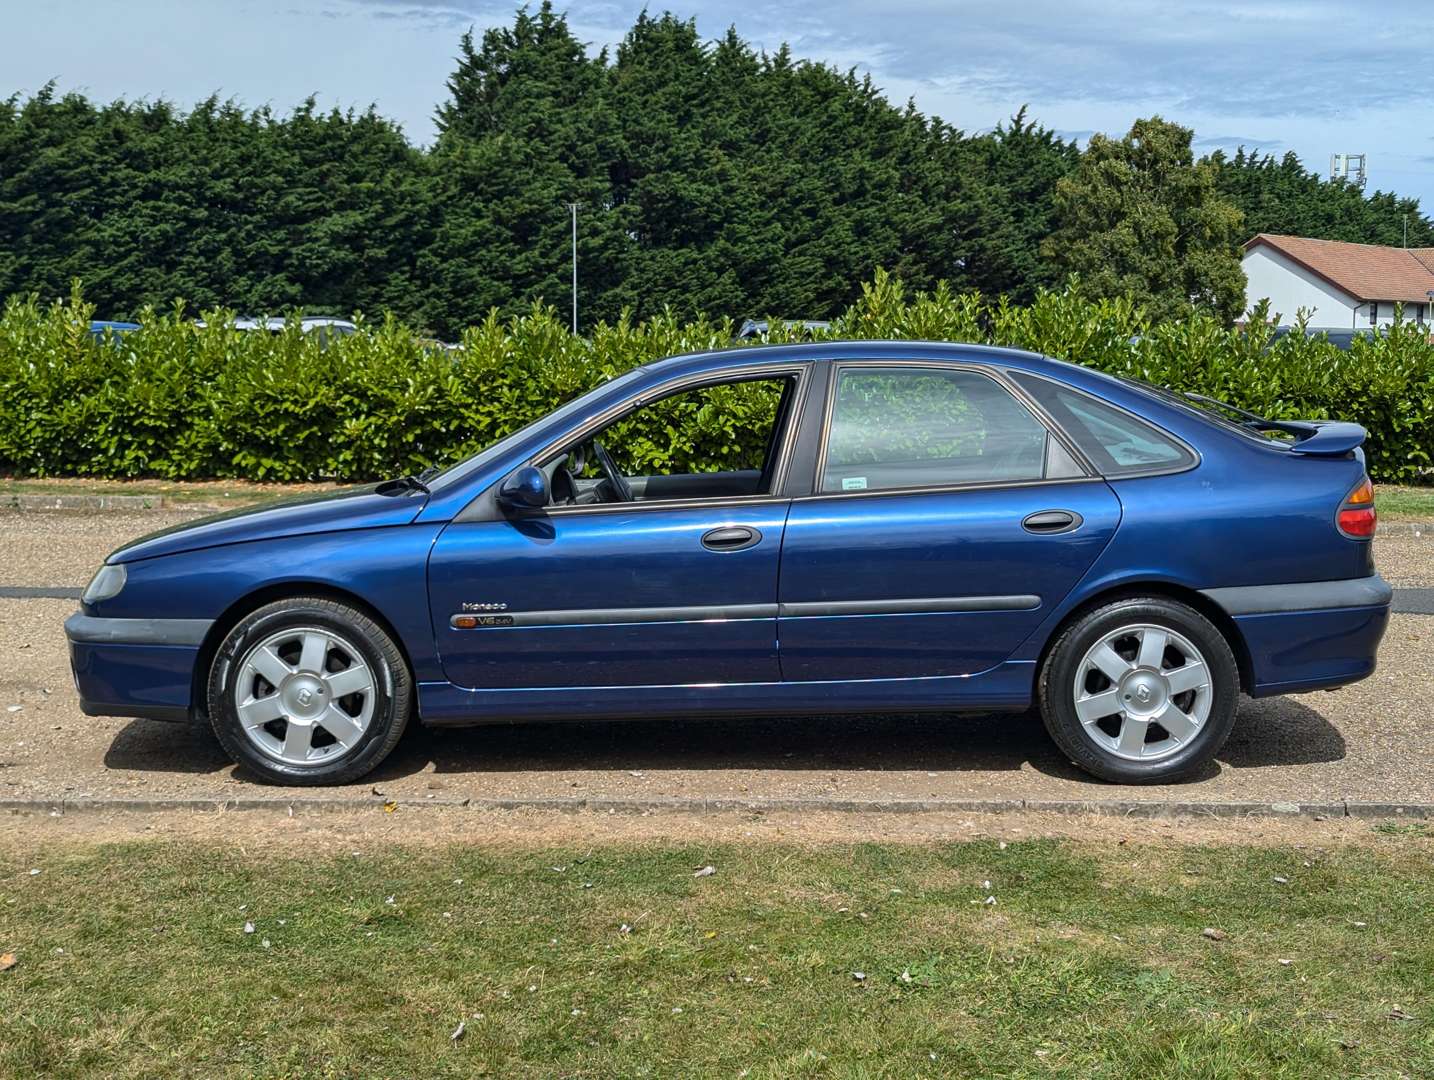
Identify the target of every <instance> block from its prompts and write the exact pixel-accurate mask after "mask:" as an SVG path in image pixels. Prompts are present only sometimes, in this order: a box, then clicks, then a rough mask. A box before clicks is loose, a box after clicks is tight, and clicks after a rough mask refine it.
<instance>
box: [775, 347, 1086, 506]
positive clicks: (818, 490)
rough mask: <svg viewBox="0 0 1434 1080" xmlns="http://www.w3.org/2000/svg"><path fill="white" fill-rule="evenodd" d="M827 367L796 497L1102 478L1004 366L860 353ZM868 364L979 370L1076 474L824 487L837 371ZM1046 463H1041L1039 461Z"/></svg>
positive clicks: (1035, 484)
mask: <svg viewBox="0 0 1434 1080" xmlns="http://www.w3.org/2000/svg"><path fill="white" fill-rule="evenodd" d="M828 366H829V368H830V371H829V373H828V376H827V385H826V401H825V403H824V407H823V410H822V418H821V427H820V439H821V443H820V446H819V447H818V448H817V454H816V459H815V461H814V463H813V468H812V473H811V488H810V492H809V493H808V494H803V495H798V496H795V498H796V499H798V500H806V499H860V498H872V497H878V498H879V497H882V496H888V495H918V494H941V493H942V492H948V491H988V490H999V489H1002V488H1022V487H1039V486H1043V485H1048V484H1083V483H1088V482H1090V481H1091V480H1097V479H1100V474H1099V472H1098V471H1097V470H1096V469H1095V468H1094V466H1093V464H1092V463H1091V461H1090V460H1089V458H1087V457H1086V455H1085V454H1084V453H1082V452H1081V450H1080V448H1079V447H1078V446H1076V445H1075V443H1074V441H1073V440H1072V439H1071V438H1070V436H1069V435H1067V434H1066V432H1065V431H1064V430H1063V429H1062V428H1061V427H1060V425H1058V424H1056V423H1054V421H1052V420H1051V418H1050V417H1049V416H1048V415H1047V413H1046V411H1045V410H1044V409H1042V408H1040V407H1039V406H1038V405H1037V404H1036V403H1035V402H1034V401H1033V400H1032V398H1031V396H1030V395H1029V394H1027V393H1025V392H1024V391H1023V390H1022V389H1021V388H1020V387H1019V386H1017V385H1016V384H1015V382H1014V381H1013V380H1012V379H1011V378H1010V377H1009V376H1008V374H1007V369H1005V368H1001V367H998V366H995V365H991V364H980V363H972V362H971V361H969V360H933V359H930V358H915V357H913V358H903V357H893V356H882V357H873V358H870V359H862V358H858V357H843V358H842V359H840V360H833V361H831V363H830V364H829V365H828ZM872 367H895V368H926V369H934V370H938V371H962V372H971V373H974V374H978V375H985V376H986V377H987V378H989V379H990V380H991V381H992V382H994V383H995V384H996V385H997V386H999V387H1000V388H1001V389H1003V390H1005V391H1006V392H1007V393H1009V394H1010V395H1011V396H1012V397H1013V398H1014V399H1015V401H1016V404H1017V405H1019V406H1021V407H1022V408H1024V409H1025V410H1026V411H1027V412H1028V413H1030V414H1031V416H1032V418H1033V419H1034V420H1035V421H1036V423H1038V424H1039V425H1040V426H1041V427H1043V428H1044V429H1045V431H1046V434H1047V435H1048V436H1049V437H1051V438H1053V439H1055V440H1056V441H1057V442H1058V443H1060V445H1061V446H1062V447H1063V448H1064V449H1065V450H1066V452H1067V453H1069V454H1070V455H1071V458H1072V460H1073V461H1075V463H1076V464H1077V465H1078V466H1079V467H1080V469H1081V470H1082V473H1083V475H1080V476H1062V477H1041V478H1039V479H1035V480H976V481H969V482H966V483H953V484H913V485H909V486H906V487H899V488H859V489H855V490H852V491H823V490H822V475H823V473H825V471H826V462H827V444H828V443H829V441H830V438H831V421H832V412H833V410H834V408H835V405H836V398H837V386H838V381H839V380H840V378H841V373H842V371H844V370H845V369H847V368H863V369H864V368H872ZM1042 468H1044V464H1043V465H1042Z"/></svg>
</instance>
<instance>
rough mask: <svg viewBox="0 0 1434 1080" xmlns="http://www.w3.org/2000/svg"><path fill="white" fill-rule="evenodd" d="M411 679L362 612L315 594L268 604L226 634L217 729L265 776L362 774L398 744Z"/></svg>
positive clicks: (279, 779)
mask: <svg viewBox="0 0 1434 1080" xmlns="http://www.w3.org/2000/svg"><path fill="white" fill-rule="evenodd" d="M412 698H413V681H412V679H411V677H410V676H409V672H408V666H407V665H406V664H405V663H404V660H403V654H402V653H401V652H400V651H399V649H398V647H397V645H395V644H394V642H393V639H392V638H390V637H389V636H388V634H387V633H386V632H385V631H384V630H383V628H382V627H380V626H379V625H378V624H377V623H376V622H374V621H373V619H371V618H370V617H369V616H368V615H366V614H364V613H363V612H362V611H359V610H358V609H356V608H354V607H351V606H349V605H348V604H342V603H338V602H336V601H333V600H327V599H322V598H319V597H296V598H294V599H290V600H279V601H277V602H275V603H272V604H267V605H265V606H264V607H261V608H259V609H258V610H257V611H255V612H253V613H252V614H250V615H248V616H246V617H245V618H243V619H241V620H240V621H239V623H238V624H237V625H236V626H235V627H234V628H233V629H232V630H230V631H229V633H228V635H226V636H225V638H224V642H223V644H221V645H220V647H219V651H218V653H217V654H216V655H215V657H214V664H213V666H212V667H211V668H210V673H209V717H210V723H211V724H212V725H213V728H214V734H215V735H216V736H217V737H218V739H219V741H220V742H221V743H222V744H223V746H224V749H225V750H227V751H228V752H229V755H230V756H231V757H232V758H233V759H234V760H235V761H236V762H238V763H239V764H241V765H243V766H245V768H247V769H248V770H249V771H250V772H253V773H255V774H257V775H258V776H259V777H261V778H262V779H264V780H268V781H271V782H273V783H280V784H292V785H303V786H313V785H317V784H342V783H346V782H348V781H350V780H356V779H358V778H359V777H360V776H363V775H364V774H365V773H367V772H369V770H371V769H372V768H374V766H376V765H377V764H378V763H379V762H380V761H382V760H383V759H384V758H385V757H387V756H388V754H389V752H390V751H391V750H392V749H393V748H394V746H396V745H397V744H398V740H399V738H400V736H402V735H403V729H404V727H405V726H406V725H407V723H408V717H409V713H410V711H411V708H412V705H411V703H412Z"/></svg>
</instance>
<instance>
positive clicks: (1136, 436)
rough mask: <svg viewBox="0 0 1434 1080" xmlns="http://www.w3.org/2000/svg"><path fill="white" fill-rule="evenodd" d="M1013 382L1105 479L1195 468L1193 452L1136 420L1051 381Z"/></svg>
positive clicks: (1015, 374) (1025, 378)
mask: <svg viewBox="0 0 1434 1080" xmlns="http://www.w3.org/2000/svg"><path fill="white" fill-rule="evenodd" d="M1011 377H1012V378H1013V379H1015V380H1016V382H1018V383H1020V385H1021V386H1022V387H1023V388H1024V389H1026V390H1027V391H1029V392H1030V394H1031V396H1032V397H1034V398H1035V399H1036V400H1037V401H1039V402H1040V403H1041V405H1042V406H1044V407H1045V409H1046V411H1047V412H1049V413H1050V414H1051V416H1053V417H1054V418H1055V420H1056V422H1057V423H1058V424H1060V425H1061V427H1063V428H1065V430H1066V433H1067V434H1068V435H1070V437H1071V438H1072V439H1074V440H1075V442H1076V445H1077V446H1079V447H1080V448H1081V450H1082V451H1084V452H1085V455H1086V456H1087V457H1088V458H1090V459H1091V461H1093V462H1095V465H1096V467H1097V468H1098V469H1099V470H1100V471H1101V474H1102V475H1104V476H1136V475H1139V474H1140V473H1150V472H1168V471H1170V470H1172V469H1180V468H1185V467H1186V466H1188V465H1193V464H1194V463H1195V457H1194V455H1193V454H1191V453H1190V451H1189V450H1187V449H1186V448H1185V447H1184V446H1182V445H1181V444H1180V443H1178V442H1176V441H1175V439H1173V438H1171V437H1170V436H1169V435H1167V434H1165V433H1164V432H1163V431H1161V430H1160V429H1159V428H1157V427H1156V426H1155V425H1153V424H1149V423H1146V422H1145V421H1144V420H1141V419H1140V418H1139V417H1137V416H1132V415H1131V414H1130V413H1128V412H1125V411H1124V410H1121V409H1117V408H1116V407H1115V406H1113V405H1107V404H1106V403H1105V402H1103V401H1101V400H1099V399H1098V398H1093V397H1091V396H1090V395H1089V394H1083V393H1081V392H1080V391H1079V390H1072V389H1071V388H1070V387H1067V386H1062V385H1061V384H1060V383H1057V382H1052V381H1051V380H1050V379H1042V378H1037V377H1035V376H1032V375H1025V374H1022V373H1020V372H1012V373H1011Z"/></svg>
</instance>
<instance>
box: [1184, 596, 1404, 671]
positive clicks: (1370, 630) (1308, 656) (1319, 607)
mask: <svg viewBox="0 0 1434 1080" xmlns="http://www.w3.org/2000/svg"><path fill="white" fill-rule="evenodd" d="M1204 595H1205V596H1206V597H1208V598H1209V599H1211V600H1213V601H1214V602H1215V603H1217V604H1219V605H1220V607H1221V608H1223V609H1224V610H1225V612H1226V613H1227V614H1228V615H1230V617H1231V619H1232V620H1233V621H1234V623H1235V627H1236V629H1238V630H1239V632H1240V635H1241V637H1242V638H1243V639H1244V642H1245V649H1246V652H1247V653H1248V655H1249V660H1250V671H1249V676H1250V678H1249V682H1250V685H1249V687H1248V690H1249V693H1250V696H1251V697H1268V696H1270V695H1273V694H1294V693H1302V692H1304V691H1307V690H1328V689H1331V688H1333V687H1336V686H1343V685H1345V684H1346V683H1352V682H1357V681H1358V680H1360V679H1363V678H1366V677H1367V676H1369V675H1371V674H1373V672H1374V666H1375V658H1376V656H1377V654H1378V652H1379V642H1380V640H1381V639H1382V638H1383V637H1384V631H1385V629H1386V627H1388V625H1389V607H1390V602H1391V600H1392V599H1393V596H1394V592H1393V590H1392V589H1391V588H1390V587H1389V584H1388V583H1387V582H1386V581H1385V580H1384V579H1383V578H1382V577H1380V576H1379V575H1378V574H1374V575H1372V576H1370V577H1367V578H1351V579H1349V580H1345V581H1312V582H1299V583H1295V584H1289V585H1252V586H1242V587H1239V588H1229V589H1207V590H1205V592H1204Z"/></svg>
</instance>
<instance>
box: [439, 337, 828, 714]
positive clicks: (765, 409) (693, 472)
mask: <svg viewBox="0 0 1434 1080" xmlns="http://www.w3.org/2000/svg"><path fill="white" fill-rule="evenodd" d="M805 371H806V366H805V365H804V364H790V363H788V364H783V365H777V366H775V367H774V368H772V369H762V370H756V371H751V370H749V371H744V372H742V373H740V374H736V375H733V376H729V377H728V378H726V379H723V378H721V377H720V376H712V377H706V376H704V377H703V378H702V380H701V381H700V382H699V383H698V384H697V385H687V384H686V383H682V382H679V383H678V384H677V385H676V386H675V387H674V389H672V390H671V391H670V392H668V393H666V394H660V395H659V396H656V397H653V396H652V395H650V394H649V395H646V396H645V397H644V398H643V399H640V400H639V401H635V402H634V405H633V408H632V410H631V411H629V412H627V413H624V414H621V415H619V416H618V417H617V418H615V419H612V420H609V421H607V422H606V426H603V427H600V428H599V429H598V430H584V429H580V430H576V431H574V432H573V433H572V435H571V436H570V437H569V438H568V439H567V440H564V441H561V442H560V443H558V444H555V445H554V446H553V447H552V448H550V450H549V451H545V452H542V453H540V454H539V455H538V456H537V457H536V458H535V459H534V460H533V462H532V464H533V465H535V466H536V467H537V468H539V469H541V470H542V471H543V473H544V474H545V476H546V477H547V480H548V486H549V492H550V502H549V505H548V506H546V507H544V508H542V509H541V510H539V511H538V512H536V513H529V514H523V513H511V512H493V513H486V512H485V513H483V514H478V515H475V516H474V519H471V520H465V517H466V516H467V515H464V514H460V515H459V517H458V519H456V520H455V521H454V522H453V523H452V524H450V525H449V526H448V527H447V528H446V529H444V531H443V532H442V533H441V534H440V535H439V537H438V540H437V542H436V543H435V544H434V547H433V551H432V553H431V555H430V556H429V564H428V587H429V605H430V608H431V611H432V617H433V630H434V637H435V640H436V641H437V645H438V651H439V655H440V657H441V659H442V662H443V670H444V674H445V675H446V676H447V678H448V680H449V681H450V682H452V683H454V684H455V685H457V686H461V687H466V688H473V689H522V688H529V687H531V688H548V689H551V688H559V687H588V686H690V685H700V684H708V683H750V682H777V681H779V680H780V679H781V669H780V665H779V664H778V660H777V569H778V565H779V561H780V558H781V550H782V535H783V530H784V528H785V525H786V517H787V511H788V509H789V507H790V505H791V504H790V500H787V499H783V498H780V497H777V496H776V494H775V492H776V491H777V490H778V482H779V479H780V469H779V466H780V465H781V464H782V462H783V461H784V459H785V447H786V445H787V441H788V440H787V439H786V438H785V434H786V432H787V431H788V423H789V414H792V413H794V411H795V403H796V402H797V401H798V400H799V395H798V393H797V391H798V388H799V385H800V379H801V378H802V377H803V375H804V373H805Z"/></svg>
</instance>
